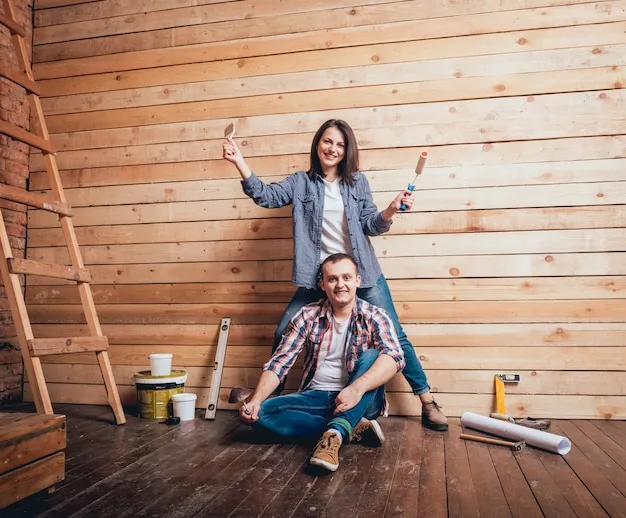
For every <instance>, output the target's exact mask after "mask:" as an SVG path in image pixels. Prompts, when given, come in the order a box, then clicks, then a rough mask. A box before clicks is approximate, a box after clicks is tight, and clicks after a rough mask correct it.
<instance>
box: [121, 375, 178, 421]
mask: <svg viewBox="0 0 626 518" xmlns="http://www.w3.org/2000/svg"><path fill="white" fill-rule="evenodd" d="M133 378H134V380H135V386H136V387H137V407H138V415H139V417H141V418H142V419H159V420H161V419H167V418H168V417H169V416H170V415H171V414H172V404H171V399H172V396H173V395H174V394H182V393H183V391H184V390H185V381H187V373H186V372H185V371H172V372H171V373H170V375H169V376H152V374H151V372H150V371H141V372H138V373H137V374H135V375H134V376H133Z"/></svg>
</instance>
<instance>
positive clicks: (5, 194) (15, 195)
mask: <svg viewBox="0 0 626 518" xmlns="http://www.w3.org/2000/svg"><path fill="white" fill-rule="evenodd" d="M0 198H4V199H5V200H11V201H14V202H17V203H23V204H25V205H28V206H29V207H37V208H39V209H43V210H46V211H48V212H53V213H55V214H61V215H63V216H71V215H72V209H71V208H70V206H69V205H68V204H67V203H63V202H61V201H57V200H51V199H50V197H48V196H42V195H41V194H38V193H34V192H28V191H25V190H24V189H20V188H18V187H12V186H10V185H0Z"/></svg>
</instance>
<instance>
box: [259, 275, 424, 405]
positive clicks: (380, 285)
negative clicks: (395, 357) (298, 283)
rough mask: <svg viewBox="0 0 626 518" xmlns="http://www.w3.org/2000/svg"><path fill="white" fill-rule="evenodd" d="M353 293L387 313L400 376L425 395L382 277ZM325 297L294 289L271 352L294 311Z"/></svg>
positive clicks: (420, 371) (421, 374) (418, 366)
mask: <svg viewBox="0 0 626 518" xmlns="http://www.w3.org/2000/svg"><path fill="white" fill-rule="evenodd" d="M356 294H357V296H358V297H359V298H361V299H363V300H365V301H367V302H369V303H370V304H374V305H375V306H378V307H379V308H383V309H384V310H385V311H386V312H387V313H388V314H389V316H390V317H391V320H392V321H393V325H394V327H395V329H396V334H397V335H398V340H400V346H401V347H402V351H403V352H404V359H405V361H406V367H404V370H403V371H402V374H403V376H404V377H405V378H406V380H407V381H408V382H409V385H410V386H411V390H413V394H416V395H420V394H424V393H425V392H428V391H429V390H430V386H429V385H428V380H427V379H426V373H425V372H424V368H423V367H422V364H421V363H420V361H419V360H418V358H417V355H416V354H415V349H413V344H412V343H411V342H409V339H408V337H407V336H406V333H405V332H404V329H402V326H401V325H400V319H399V318H398V313H396V308H395V306H394V305H393V300H392V299H391V292H390V291H389V285H388V284H387V280H386V279H385V276H384V275H382V274H381V276H380V277H379V278H378V281H377V282H376V285H375V286H372V287H371V288H358V289H357V290H356ZM325 296H326V294H325V293H324V292H323V291H322V290H321V289H319V288H317V289H314V290H311V289H307V288H298V290H297V291H296V293H295V294H294V296H293V298H292V299H291V302H290V303H289V305H288V306H287V309H285V312H284V313H283V316H282V317H281V319H280V322H279V323H278V327H277V328H276V331H275V332H274V347H273V348H272V352H274V351H275V350H276V348H277V347H278V344H279V343H280V340H281V337H282V335H283V333H284V332H285V329H287V324H289V321H290V320H291V319H292V318H293V316H294V315H295V314H296V313H297V312H298V310H299V309H300V308H301V307H302V306H305V305H306V304H310V303H311V302H315V301H316V300H319V299H321V298H322V297H325ZM280 390H282V386H281V387H279V391H280Z"/></svg>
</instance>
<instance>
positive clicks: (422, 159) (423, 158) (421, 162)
mask: <svg viewBox="0 0 626 518" xmlns="http://www.w3.org/2000/svg"><path fill="white" fill-rule="evenodd" d="M427 158H428V151H422V152H421V153H420V157H419V160H418V161H417V166H415V178H413V181H412V182H411V183H410V184H409V186H408V187H407V191H411V192H413V191H414V190H415V184H416V183H417V177H418V176H419V175H421V174H422V171H423V169H424V166H425V165H426V159H427ZM406 209H407V207H406V205H405V204H404V203H403V204H402V205H400V210H406Z"/></svg>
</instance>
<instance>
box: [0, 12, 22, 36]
mask: <svg viewBox="0 0 626 518" xmlns="http://www.w3.org/2000/svg"><path fill="white" fill-rule="evenodd" d="M0 24H2V25H4V26H5V27H6V28H7V29H9V30H10V31H11V35H13V34H19V35H20V36H21V37H22V38H26V31H25V30H24V29H22V28H21V27H20V26H19V25H18V24H17V23H16V22H15V21H14V20H12V19H11V18H8V17H7V16H5V15H4V14H0Z"/></svg>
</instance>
